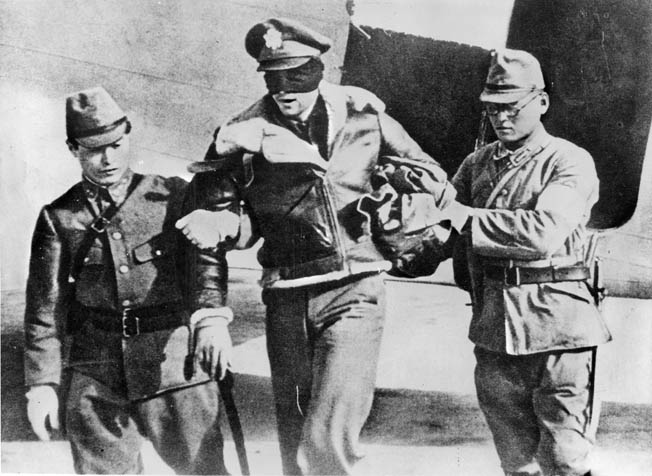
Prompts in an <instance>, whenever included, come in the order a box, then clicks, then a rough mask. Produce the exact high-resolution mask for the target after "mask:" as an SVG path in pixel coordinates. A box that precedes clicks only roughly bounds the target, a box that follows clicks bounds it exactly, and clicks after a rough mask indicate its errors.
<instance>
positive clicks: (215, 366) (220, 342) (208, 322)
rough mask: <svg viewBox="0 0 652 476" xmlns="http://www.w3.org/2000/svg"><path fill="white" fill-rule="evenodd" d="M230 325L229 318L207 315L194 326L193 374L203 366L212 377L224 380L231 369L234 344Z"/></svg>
mask: <svg viewBox="0 0 652 476" xmlns="http://www.w3.org/2000/svg"><path fill="white" fill-rule="evenodd" d="M228 325H229V320H228V318H225V317H222V316H214V317H205V318H203V319H202V320H201V321H199V322H198V323H197V324H196V325H195V326H194V344H193V366H192V374H193V375H195V374H196V373H197V369H198V368H201V369H202V370H203V371H204V372H206V373H207V374H208V375H209V376H210V377H211V378H213V379H214V378H215V377H219V379H220V380H222V379H223V378H224V376H225V375H226V371H227V370H230V369H231V361H232V358H233V344H232V343H231V335H230V334H229V328H228ZM218 372H219V374H218Z"/></svg>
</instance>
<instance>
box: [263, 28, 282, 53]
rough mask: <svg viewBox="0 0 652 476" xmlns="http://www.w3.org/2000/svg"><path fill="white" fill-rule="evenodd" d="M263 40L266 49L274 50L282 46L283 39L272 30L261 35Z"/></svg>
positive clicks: (278, 33) (276, 31) (278, 32)
mask: <svg viewBox="0 0 652 476" xmlns="http://www.w3.org/2000/svg"><path fill="white" fill-rule="evenodd" d="M263 38H265V46H266V47H267V48H270V49H272V50H275V49H277V48H280V47H281V46H283V38H282V36H281V32H280V31H278V30H275V29H274V28H270V29H269V30H267V33H265V34H264V35H263Z"/></svg>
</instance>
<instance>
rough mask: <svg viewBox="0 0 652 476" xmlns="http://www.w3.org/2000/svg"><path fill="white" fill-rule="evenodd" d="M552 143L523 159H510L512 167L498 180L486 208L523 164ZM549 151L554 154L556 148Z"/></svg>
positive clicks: (485, 205)
mask: <svg viewBox="0 0 652 476" xmlns="http://www.w3.org/2000/svg"><path fill="white" fill-rule="evenodd" d="M549 145H550V144H546V145H543V146H540V147H539V148H538V149H537V150H535V151H534V152H532V153H531V154H530V155H528V156H525V157H523V158H522V159H521V160H513V159H510V160H511V161H512V162H511V163H512V167H510V169H509V170H508V171H507V172H506V173H505V175H503V176H502V177H501V179H500V180H499V181H498V183H497V184H496V186H495V187H494V188H493V190H492V191H491V194H490V195H489V198H487V200H486V201H485V203H484V208H489V207H490V206H491V204H492V203H493V202H494V200H496V197H497V196H498V194H499V193H500V191H501V190H502V189H503V188H504V187H505V185H506V184H507V182H509V181H510V180H511V179H512V178H513V177H514V175H516V172H517V171H518V169H519V168H521V167H522V166H523V165H525V164H527V163H528V162H529V161H530V160H532V159H533V158H534V157H536V156H538V155H539V154H540V153H541V152H543V151H544V150H546V149H547V148H548V146H549ZM548 153H549V154H550V155H552V154H553V153H554V150H549V151H548Z"/></svg>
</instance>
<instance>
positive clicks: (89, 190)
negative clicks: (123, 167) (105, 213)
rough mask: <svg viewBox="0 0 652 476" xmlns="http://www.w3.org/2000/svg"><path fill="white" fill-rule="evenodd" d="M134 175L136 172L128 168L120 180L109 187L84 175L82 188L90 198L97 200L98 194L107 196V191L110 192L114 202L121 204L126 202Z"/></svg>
mask: <svg viewBox="0 0 652 476" xmlns="http://www.w3.org/2000/svg"><path fill="white" fill-rule="evenodd" d="M133 177H134V173H133V171H132V170H131V169H127V171H126V172H125V173H124V175H123V176H122V178H121V179H120V180H118V182H116V183H114V184H113V185H110V186H109V187H103V186H101V185H98V184H97V183H95V182H93V181H92V180H91V179H90V178H88V177H86V176H85V175H82V188H83V189H84V193H85V194H86V197H87V198H88V199H89V200H95V199H97V197H98V196H100V197H106V195H105V194H106V193H108V194H109V197H111V199H112V200H113V202H114V203H116V204H118V205H119V204H120V203H122V202H124V200H125V198H126V196H127V190H128V189H129V184H130V183H131V180H132V179H133Z"/></svg>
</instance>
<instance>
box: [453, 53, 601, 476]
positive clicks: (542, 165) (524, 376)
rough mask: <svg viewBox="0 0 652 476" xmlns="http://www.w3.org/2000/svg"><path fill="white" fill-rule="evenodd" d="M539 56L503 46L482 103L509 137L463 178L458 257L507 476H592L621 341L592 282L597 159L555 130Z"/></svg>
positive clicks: (474, 159)
mask: <svg viewBox="0 0 652 476" xmlns="http://www.w3.org/2000/svg"><path fill="white" fill-rule="evenodd" d="M544 88H545V85H544V81H543V75H542V72H541V67H540V66H539V62H538V61H537V60H536V59H535V58H534V56H532V55H531V54H530V53H527V52H525V51H517V50H509V49H507V50H500V51H495V52H493V57H492V59H491V65H490V68H489V73H488V75H487V80H486V84H485V87H484V90H483V91H482V93H481V95H480V100H481V101H482V103H483V104H484V108H485V111H486V114H487V115H488V117H489V120H490V122H491V125H492V126H493V129H494V131H495V133H496V135H497V137H498V140H497V141H495V142H493V143H491V144H489V145H487V146H485V147H482V148H480V149H478V150H477V151H475V152H474V153H472V154H471V155H469V156H468V157H466V159H465V160H464V161H463V163H462V165H461V166H460V169H459V170H458V171H457V173H456V174H455V176H454V177H453V183H454V185H455V187H456V188H457V191H458V195H457V197H458V200H459V201H460V202H461V203H462V204H463V205H466V206H469V207H470V208H469V215H470V218H469V219H468V221H467V224H466V226H465V227H464V228H463V233H462V235H461V237H460V239H458V241H457V244H456V247H457V252H456V253H455V257H454V260H455V266H454V268H455V269H456V270H466V271H467V273H466V274H462V273H456V276H455V278H456V281H457V282H458V284H459V285H460V286H461V287H463V288H465V289H467V290H468V291H469V292H470V294H471V298H472V299H471V300H472V303H473V318H472V321H471V327H470V332H469V338H470V339H471V341H472V342H473V343H474V344H475V346H476V347H475V357H476V368H475V383H476V390H477V395H478V401H479V403H480V408H481V409H482V411H483V412H484V415H485V417H486V419H487V423H488V425H489V428H490V429H491V432H492V434H493V437H494V442H495V445H496V449H497V451H498V455H499V457H500V460H501V463H502V467H503V470H504V471H505V474H507V475H510V476H517V475H518V476H527V475H530V476H534V475H545V476H580V475H585V474H590V470H591V465H590V460H589V456H590V453H591V449H592V446H593V443H594V437H595V430H596V428H597V424H598V413H599V412H598V410H597V400H596V399H595V397H594V392H595V383H594V376H595V357H596V348H597V346H598V345H599V344H602V343H605V342H607V341H609V340H610V339H611V336H610V334H609V331H608V329H607V327H606V325H605V323H604V321H603V319H602V316H601V315H600V312H599V310H598V307H597V304H599V290H596V289H593V288H592V286H591V285H592V282H591V280H590V277H591V272H590V271H591V267H592V264H593V263H592V260H593V257H592V256H590V253H587V250H591V249H594V248H593V247H592V246H591V237H590V235H589V234H588V232H587V229H586V224H587V222H588V220H589V215H590V212H591V207H593V205H594V204H595V203H596V201H597V200H598V177H597V175H596V170H595V165H594V163H593V159H592V158H591V155H590V154H589V153H588V152H587V151H586V150H584V149H582V148H580V147H578V146H576V145H574V144H572V143H571V142H569V141H567V140H564V139H560V138H557V137H553V136H551V135H550V134H548V133H547V132H546V130H545V129H544V127H543V124H542V123H541V116H542V115H543V114H545V113H546V111H547V110H548V107H549V97H548V94H547V93H546V92H545V90H544Z"/></svg>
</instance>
